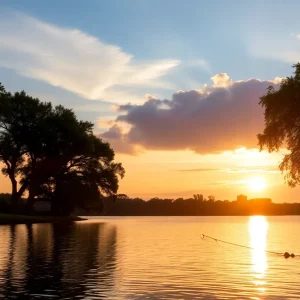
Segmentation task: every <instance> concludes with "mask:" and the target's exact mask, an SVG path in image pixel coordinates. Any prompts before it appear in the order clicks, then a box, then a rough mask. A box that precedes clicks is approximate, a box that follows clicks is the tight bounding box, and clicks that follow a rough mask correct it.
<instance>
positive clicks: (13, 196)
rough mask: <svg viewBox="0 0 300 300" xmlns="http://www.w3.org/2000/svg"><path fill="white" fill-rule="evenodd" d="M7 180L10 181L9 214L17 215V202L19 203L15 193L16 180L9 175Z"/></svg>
mask: <svg viewBox="0 0 300 300" xmlns="http://www.w3.org/2000/svg"><path fill="white" fill-rule="evenodd" d="M9 178H10V180H11V186H12V190H11V200H10V205H11V212H12V213H17V212H18V202H19V197H18V192H17V180H16V179H15V177H14V176H13V175H11V174H10V175H9Z"/></svg>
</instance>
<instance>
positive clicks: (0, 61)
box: [0, 12, 179, 103]
mask: <svg viewBox="0 0 300 300" xmlns="http://www.w3.org/2000/svg"><path fill="white" fill-rule="evenodd" d="M178 64H179V61H178V60H172V59H165V60H157V61H150V62H137V61H136V60H135V61H133V55H131V54H129V53H126V52H124V51H122V50H121V49H120V48H119V47H117V46H115V45H110V44H107V43H104V42H103V41H101V40H100V39H98V38H97V37H95V36H92V35H89V34H87V33H85V32H82V31H80V30H78V29H72V28H63V27H59V26H56V25H53V24H49V23H45V22H42V21H40V20H37V19H35V18H33V17H30V16H28V15H24V14H20V13H9V14H8V13H5V12H2V13H0V67H6V68H10V69H13V70H15V71H16V72H17V73H18V74H21V75H23V76H27V77H30V78H34V79H38V80H42V81H45V82H47V83H49V84H51V85H54V86H59V87H62V88H64V89H66V90H69V91H72V92H74V93H77V94H80V95H82V96H84V97H85V98H88V99H103V100H106V101H112V102H121V103H124V102H128V101H133V102H134V101H137V100H138V99H137V98H136V96H135V95H134V94H133V93H132V92H130V91H128V90H130V87H136V86H139V87H141V86H145V87H146V86H151V87H153V86H158V87H161V85H162V83H161V82H160V79H161V77H163V76H165V75H166V74H167V73H168V72H169V71H170V70H171V69H172V68H174V67H175V66H177V65H178ZM141 100H143V99H141ZM141 102H142V101H141Z"/></svg>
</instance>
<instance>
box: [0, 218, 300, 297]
mask: <svg viewBox="0 0 300 300" xmlns="http://www.w3.org/2000/svg"><path fill="white" fill-rule="evenodd" d="M299 230H300V217H297V216H292V217H290V216H284V217H261V216H253V217H105V218H93V219H91V220H89V221H85V222H77V223H74V224H69V225H61V224H60V225H58V224H56V225H53V224H35V225H15V226H0V237H1V246H0V299H300V277H299V276H300V258H299V257H296V258H293V259H292V258H290V259H284V258H283V257H281V256H278V255H274V254H268V253H266V252H265V250H272V251H278V252H285V251H288V252H290V253H291V252H294V253H295V254H300V235H299ZM201 233H204V234H206V235H209V236H213V237H216V238H219V239H222V240H226V241H229V242H233V243H238V244H243V245H247V246H250V247H253V248H254V249H253V250H251V249H245V248H239V247H235V246H231V245H227V244H222V243H216V242H214V241H212V240H209V239H202V238H201Z"/></svg>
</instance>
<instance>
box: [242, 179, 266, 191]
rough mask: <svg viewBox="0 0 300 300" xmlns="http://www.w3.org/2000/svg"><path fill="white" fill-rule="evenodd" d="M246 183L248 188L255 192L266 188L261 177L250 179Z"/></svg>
mask: <svg viewBox="0 0 300 300" xmlns="http://www.w3.org/2000/svg"><path fill="white" fill-rule="evenodd" d="M247 183H248V186H249V188H250V189H251V190H252V191H255V192H260V191H262V190H264V189H265V188H266V181H265V179H264V178H262V177H253V178H250V179H249V180H248V181H247Z"/></svg>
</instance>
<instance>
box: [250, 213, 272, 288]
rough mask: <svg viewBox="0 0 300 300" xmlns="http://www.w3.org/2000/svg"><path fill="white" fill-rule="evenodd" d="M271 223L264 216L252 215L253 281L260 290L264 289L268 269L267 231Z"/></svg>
mask: <svg viewBox="0 0 300 300" xmlns="http://www.w3.org/2000/svg"><path fill="white" fill-rule="evenodd" d="M268 228H269V223H268V221H267V219H266V217H264V216H251V217H250V219H249V235H250V245H251V247H252V248H253V250H252V271H253V272H254V277H255V280H254V281H253V283H254V284H255V285H256V286H257V288H258V289H259V291H261V292H263V291H264V286H265V281H264V280H263V278H264V275H265V272H266V270H267V269H268V263H267V255H266V252H265V250H266V247H267V233H268Z"/></svg>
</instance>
